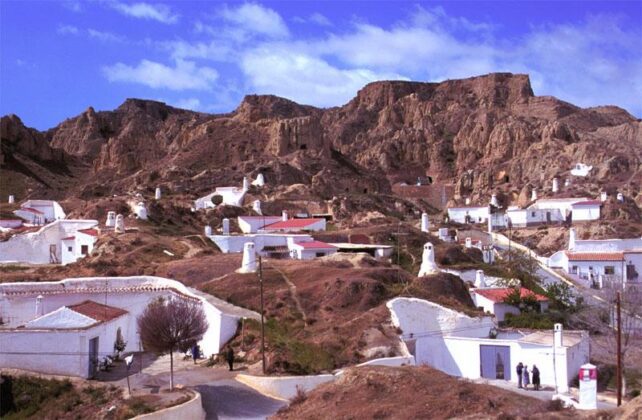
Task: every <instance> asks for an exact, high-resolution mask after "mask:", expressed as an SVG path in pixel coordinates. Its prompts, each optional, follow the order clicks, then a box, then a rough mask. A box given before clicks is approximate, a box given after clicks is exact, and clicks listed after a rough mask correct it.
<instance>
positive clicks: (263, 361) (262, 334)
mask: <svg viewBox="0 0 642 420" xmlns="http://www.w3.org/2000/svg"><path fill="white" fill-rule="evenodd" d="M259 284H260V286H261V363H262V366H263V374H264V375H265V321H264V317H263V261H262V259H261V256H260V255H259Z"/></svg>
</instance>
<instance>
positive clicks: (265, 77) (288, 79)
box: [241, 49, 404, 106]
mask: <svg viewBox="0 0 642 420" xmlns="http://www.w3.org/2000/svg"><path fill="white" fill-rule="evenodd" d="M241 68H242V70H243V72H244V73H245V75H246V76H247V78H248V79H247V82H248V83H249V84H250V86H252V88H254V89H257V90H258V92H259V93H266V94H267V93H269V94H275V95H279V96H283V97H286V98H289V99H292V100H294V101H297V102H300V103H304V104H313V105H317V106H335V105H339V104H343V103H345V102H347V101H348V100H350V99H351V98H352V97H353V96H354V94H355V93H356V92H357V90H359V89H361V88H362V87H363V86H364V85H365V84H367V83H370V82H373V81H376V80H381V79H403V78H404V77H403V76H401V75H399V74H391V73H376V72H374V71H371V70H368V69H361V68H351V69H340V68H338V67H334V66H332V65H331V64H329V63H328V62H326V61H324V60H322V59H320V58H316V57H311V56H309V55H306V54H301V53H296V52H294V51H287V50H280V51H275V50H271V49H258V50H254V51H251V52H249V53H247V54H246V55H245V56H244V57H243V59H242V63H241Z"/></svg>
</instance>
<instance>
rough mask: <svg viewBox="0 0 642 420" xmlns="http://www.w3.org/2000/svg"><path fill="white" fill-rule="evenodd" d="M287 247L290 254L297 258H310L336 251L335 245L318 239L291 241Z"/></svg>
mask: <svg viewBox="0 0 642 420" xmlns="http://www.w3.org/2000/svg"><path fill="white" fill-rule="evenodd" d="M288 248H289V249H290V256H291V257H292V258H294V259H297V260H312V259H314V258H319V257H325V256H328V255H332V254H334V253H336V252H337V248H336V247H335V246H333V245H330V244H326V243H322V242H319V241H309V242H299V243H297V242H292V243H290V244H288Z"/></svg>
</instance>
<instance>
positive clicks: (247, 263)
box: [238, 242, 256, 273]
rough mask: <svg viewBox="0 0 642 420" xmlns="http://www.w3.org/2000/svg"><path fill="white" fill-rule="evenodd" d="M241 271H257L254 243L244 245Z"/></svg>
mask: <svg viewBox="0 0 642 420" xmlns="http://www.w3.org/2000/svg"><path fill="white" fill-rule="evenodd" d="M238 271H239V273H255V272H256V252H255V251H254V244H253V243H252V242H248V243H246V244H245V245H243V261H242V262H241V268H240V269H239V270H238Z"/></svg>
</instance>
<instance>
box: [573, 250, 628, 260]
mask: <svg viewBox="0 0 642 420" xmlns="http://www.w3.org/2000/svg"><path fill="white" fill-rule="evenodd" d="M566 255H567V256H568V260H569V261H622V260H624V253H623V252H568V251H567V252H566Z"/></svg>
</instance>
